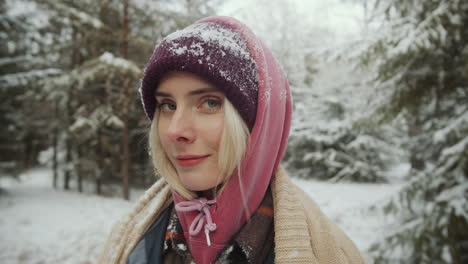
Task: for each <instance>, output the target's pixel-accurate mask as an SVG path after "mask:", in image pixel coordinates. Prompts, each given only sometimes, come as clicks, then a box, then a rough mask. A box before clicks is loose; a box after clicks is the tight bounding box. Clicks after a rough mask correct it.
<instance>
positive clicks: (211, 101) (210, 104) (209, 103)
mask: <svg viewBox="0 0 468 264" xmlns="http://www.w3.org/2000/svg"><path fill="white" fill-rule="evenodd" d="M203 105H206V106H207V107H208V108H215V107H219V106H220V105H221V103H220V102H219V101H218V100H215V99H208V100H206V101H205V102H203Z"/></svg>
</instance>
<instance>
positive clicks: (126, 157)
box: [121, 0, 130, 200]
mask: <svg viewBox="0 0 468 264" xmlns="http://www.w3.org/2000/svg"><path fill="white" fill-rule="evenodd" d="M128 24H129V18H128V0H124V2H123V36H122V57H123V58H124V59H127V58H128ZM123 78H124V79H123V82H124V85H123V87H122V88H123V109H122V110H123V113H122V114H123V119H124V120H123V122H124V128H123V131H122V147H123V153H122V168H121V174H122V194H123V198H124V199H125V200H128V199H129V196H130V195H129V190H128V168H129V163H130V153H129V135H128V134H129V133H128V106H129V102H128V100H129V98H128V77H127V76H123Z"/></svg>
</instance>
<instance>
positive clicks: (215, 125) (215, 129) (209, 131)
mask: <svg viewBox="0 0 468 264" xmlns="http://www.w3.org/2000/svg"><path fill="white" fill-rule="evenodd" d="M201 127H202V129H203V131H202V134H204V135H206V136H205V138H206V139H207V141H208V142H209V144H210V146H211V147H212V148H213V149H215V150H216V151H219V145H220V143H221V137H222V135H223V129H224V118H223V116H221V118H216V119H214V120H210V122H208V123H205V124H204V125H203V126H201Z"/></svg>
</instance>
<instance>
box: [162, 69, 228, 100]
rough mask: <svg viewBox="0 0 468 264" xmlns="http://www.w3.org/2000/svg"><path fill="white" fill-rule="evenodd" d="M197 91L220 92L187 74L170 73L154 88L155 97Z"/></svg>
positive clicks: (208, 83)
mask: <svg viewBox="0 0 468 264" xmlns="http://www.w3.org/2000/svg"><path fill="white" fill-rule="evenodd" d="M197 90H203V91H205V92H220V93H222V91H221V90H220V89H219V88H217V87H216V86H215V85H214V84H212V83H211V82H209V81H207V80H205V79H203V78H202V77H200V76H198V75H195V74H192V73H188V72H170V73H168V74H166V75H164V77H163V78H161V80H160V82H159V85H158V86H157V87H156V96H161V95H162V94H174V93H189V92H193V91H197Z"/></svg>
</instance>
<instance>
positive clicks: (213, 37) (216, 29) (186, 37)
mask: <svg viewBox="0 0 468 264" xmlns="http://www.w3.org/2000/svg"><path fill="white" fill-rule="evenodd" d="M171 71H185V72H190V73H193V74H195V75H198V76H200V77H202V78H204V79H206V80H207V81H209V82H211V83H213V84H214V85H215V86H216V87H218V88H219V89H221V90H222V91H223V92H224V94H225V96H226V97H227V98H228V100H229V101H230V102H231V103H232V104H233V106H234V107H235V108H236V109H237V111H238V112H239V114H240V116H241V117H242V118H243V120H244V121H245V122H246V124H247V126H248V127H249V129H250V130H252V128H253V125H254V123H255V116H256V113H257V98H258V77H257V66H256V63H255V61H254V59H253V58H252V56H251V54H250V52H249V51H248V48H247V45H246V43H245V41H244V40H243V39H242V37H241V36H240V33H239V32H235V31H234V30H233V29H232V28H231V27H228V26H227V25H224V24H222V23H217V22H212V21H209V22H200V23H195V24H193V25H191V26H188V27H186V28H185V29H182V30H179V31H176V32H174V33H172V34H170V35H168V36H167V37H166V38H164V39H163V41H162V42H161V43H160V44H159V45H158V46H156V48H155V50H154V51H153V54H152V56H151V57H150V60H149V62H148V64H147V67H146V69H145V72H144V76H143V79H142V82H141V88H140V93H141V100H142V103H143V107H144V109H145V112H146V115H147V117H148V118H149V119H150V120H152V119H153V116H154V112H155V108H156V100H155V90H156V88H157V86H158V84H159V81H160V80H161V78H162V77H163V76H164V75H165V74H166V73H168V72H171Z"/></svg>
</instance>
